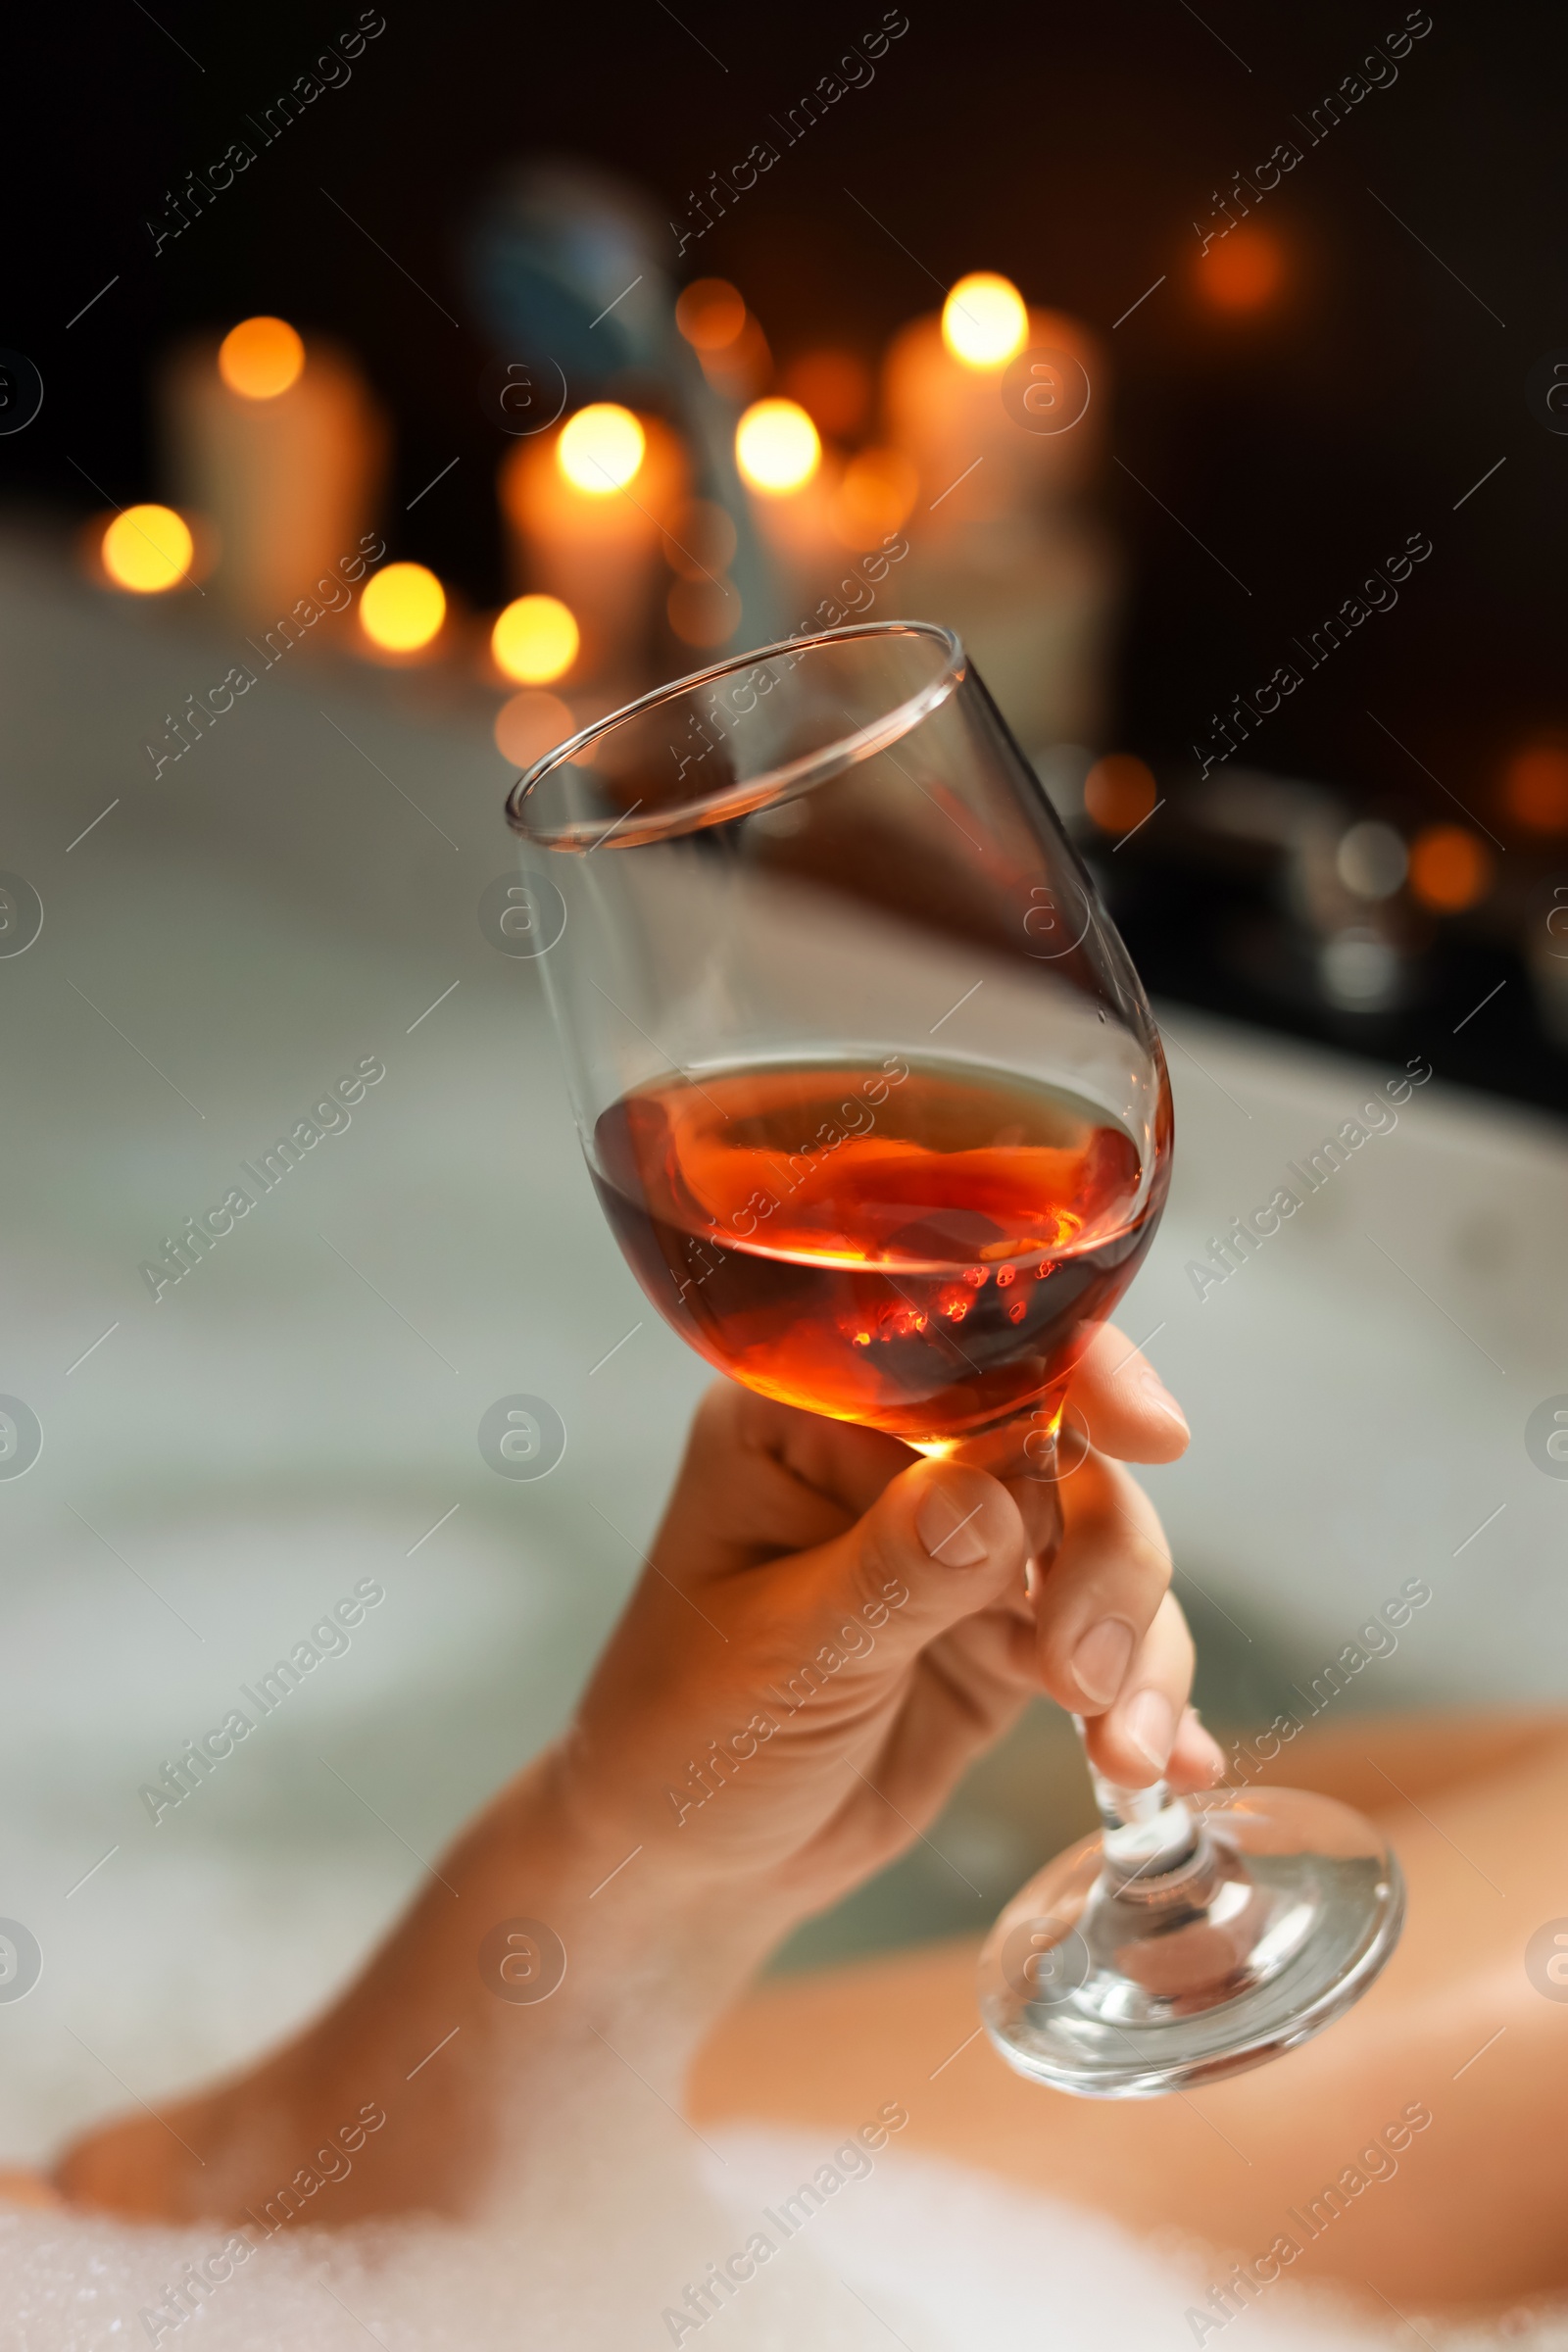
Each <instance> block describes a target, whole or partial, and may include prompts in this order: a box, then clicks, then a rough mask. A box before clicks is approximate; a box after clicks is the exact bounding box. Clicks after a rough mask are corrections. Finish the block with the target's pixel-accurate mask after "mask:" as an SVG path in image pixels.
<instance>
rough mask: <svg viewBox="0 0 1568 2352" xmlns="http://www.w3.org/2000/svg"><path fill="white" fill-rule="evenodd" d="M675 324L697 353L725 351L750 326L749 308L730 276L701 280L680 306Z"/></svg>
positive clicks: (693, 286) (676, 309)
mask: <svg viewBox="0 0 1568 2352" xmlns="http://www.w3.org/2000/svg"><path fill="white" fill-rule="evenodd" d="M675 324H676V325H677V326H678V327H679V328H680V331H681V333H682V334H683V335H684V336H685V338H686V340H687V342H688V343H689V344H690V345H691V347H692V349H693V350H694V351H722V350H723V349H724V347H725V345H726V344H727V343H733V342H734V340H735V338H736V336H737V335H738V334H739V333H740V331H741V328H742V327H743V326H744V325H745V324H746V305H745V303H744V302H743V301H742V300H741V297H740V295H739V294H738V293H737V292H736V290H735V288H734V287H733V286H732V285H731V284H730V282H729V280H728V278H727V277H700V278H698V279H697V280H696V282H695V283H694V284H692V285H689V286H688V287H687V288H686V290H685V292H684V293H683V294H682V295H681V297H680V299H679V300H678V302H677V303H676V305H675Z"/></svg>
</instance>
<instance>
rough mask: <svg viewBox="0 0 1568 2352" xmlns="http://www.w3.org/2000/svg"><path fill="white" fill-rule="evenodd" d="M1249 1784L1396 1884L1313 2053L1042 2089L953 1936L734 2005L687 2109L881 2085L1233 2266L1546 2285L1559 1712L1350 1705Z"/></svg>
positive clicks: (919, 2137) (932, 2118) (1567, 2196)
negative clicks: (1293, 1795)
mask: <svg viewBox="0 0 1568 2352" xmlns="http://www.w3.org/2000/svg"><path fill="white" fill-rule="evenodd" d="M1271 1777H1274V1778H1276V1779H1278V1780H1279V1781H1281V1782H1290V1783H1292V1784H1294V1785H1297V1786H1301V1787H1306V1788H1316V1789H1321V1790H1323V1791H1324V1792H1325V1793H1327V1794H1332V1795H1338V1796H1342V1797H1344V1798H1345V1799H1346V1801H1347V1802H1349V1803H1353V1804H1358V1805H1360V1806H1361V1807H1363V1809H1365V1810H1367V1811H1369V1812H1372V1813H1374V1814H1376V1815H1377V1816H1378V1817H1379V1818H1380V1819H1381V1821H1382V1822H1383V1825H1384V1827H1385V1828H1386V1830H1387V1831H1388V1833H1389V1835H1390V1837H1391V1838H1392V1839H1393V1841H1394V1843H1395V1844H1396V1846H1397V1850H1398V1853H1399V1857H1400V1860H1401V1863H1402V1864H1403V1867H1404V1870H1405V1874H1406V1878H1407V1880H1408V1882H1409V1888H1410V1910H1409V1917H1408V1921H1407V1925H1406V1928H1405V1932H1404V1936H1403V1939H1402V1941H1401V1943H1400V1946H1399V1949H1398V1951H1397V1953H1396V1955H1395V1957H1394V1959H1393V1960H1392V1961H1391V1963H1390V1965H1389V1967H1388V1970H1387V1971H1386V1973H1385V1975H1384V1976H1383V1978H1382V1979H1381V1980H1380V1982H1379V1983H1378V1984H1377V1985H1375V1986H1374V1987H1373V1988H1372V1990H1371V1991H1370V1992H1369V1993H1368V1994H1367V1996H1366V1997H1365V1999H1364V2000H1363V2001H1362V2002H1360V2004H1359V2005H1358V2006H1357V2007H1356V2008H1355V2009H1353V2010H1352V2011H1351V2012H1350V2013H1349V2015H1348V2017H1346V2018H1344V2019H1342V2020H1341V2021H1340V2023H1339V2024H1338V2025H1336V2026H1334V2027H1333V2028H1332V2029H1331V2030H1330V2031H1329V2032H1328V2033H1326V2034H1322V2035H1321V2036H1320V2037H1319V2038H1318V2039H1317V2040H1316V2041H1313V2042H1310V2043H1308V2044H1307V2045H1306V2046H1305V2047H1304V2048H1302V2049H1300V2050H1297V2051H1294V2052H1292V2053H1291V2054H1290V2055H1289V2056H1287V2057H1285V2058H1282V2059H1279V2060H1276V2061H1275V2062H1274V2063H1273V2064H1272V2065H1269V2066H1266V2067H1262V2068H1259V2069H1258V2070H1257V2071H1256V2072H1255V2073H1252V2074H1250V2075H1244V2076H1240V2077H1238V2078H1237V2079H1236V2080H1235V2081H1233V2082H1224V2083H1218V2084H1214V2085H1212V2086H1210V2087H1208V2088H1206V2089H1204V2090H1201V2091H1198V2092H1192V2093H1185V2094H1183V2095H1181V2096H1180V2097H1174V2098H1167V2099H1160V2100H1153V2101H1149V2102H1143V2101H1137V2102H1107V2103H1097V2102H1093V2101H1084V2100H1077V2099H1072V2098H1066V2097H1062V2096H1058V2095H1053V2094H1052V2093H1051V2092H1050V2091H1048V2090H1045V2089H1042V2088H1040V2087H1038V2086H1037V2085H1035V2084H1032V2083H1028V2082H1023V2081H1021V2080H1020V2079H1019V2078H1018V2077H1016V2076H1014V2075H1012V2074H1011V2073H1009V2072H1008V2070H1007V2069H1006V2068H1005V2066H1004V2065H1003V2063H1002V2061H1001V2059H1000V2058H998V2057H997V2056H996V2055H995V2053H994V2052H993V2051H992V2050H991V2048H990V2046H989V2044H988V2043H987V2042H986V2040H985V2039H984V2037H983V2036H980V2035H977V2034H976V2026H975V2010H974V1948H973V1946H972V1945H969V1944H965V1945H963V1946H962V1947H958V1948H956V1947H954V1946H953V1945H951V1944H950V1945H943V1946H938V1947H935V1948H931V1949H926V1950H923V1951H918V1952H914V1953H911V1954H908V1955H901V1956H899V1957H898V1958H895V1959H889V1960H881V1961H876V1962H871V1963H867V1964H863V1965H860V1966H858V1967H854V1968H849V1969H842V1970H835V1971H832V1972H825V1973H823V1974H820V1975H816V1976H809V1977H802V1978H793V1979H788V1980H785V1981H783V1982H781V1983H777V1984H774V1985H767V1986H764V1987H763V1988H762V1989H760V1991H758V1992H757V1993H755V1994H754V1995H753V1996H752V1997H751V1999H750V2000H749V2001H748V2002H747V2003H746V2004H745V2005H744V2006H743V2007H742V2008H741V2009H740V2010H739V2011H738V2012H737V2013H736V2014H735V2016H734V2017H733V2018H732V2019H731V2020H730V2021H729V2022H728V2023H727V2025H726V2026H725V2027H724V2028H723V2029H721V2031H720V2033H719V2034H718V2035H717V2036H716V2037H715V2039H714V2040H713V2042H712V2043H711V2044H710V2046H709V2048H708V2050H707V2051H706V2052H705V2054H704V2057H703V2059H702V2061H701V2062H700V2064H699V2068H698V2071H697V2075H696V2078H695V2082H694V2113H695V2114H696V2116H697V2118H698V2120H699V2122H702V2121H704V2120H705V2119H707V2120H711V2121H718V2120H721V2119H729V2118H738V2117H741V2116H746V2117H752V2118H757V2117H765V2118H767V2119H768V2120H771V2121H778V2122H788V2123H791V2124H801V2125H809V2126H810V2127H811V2128H813V2129H815V2128H823V2129H827V2130H829V2131H832V2130H837V2129H839V2128H840V2127H841V2126H845V2125H848V2124H849V2123H851V2122H853V2121H855V2120H857V2119H858V2118H859V2117H860V2116H862V2115H864V2114H870V2113H873V2112H874V2111H875V2109H876V2108H877V2106H879V2105H880V2104H881V2103H882V2102H884V2101H886V2100H889V2099H898V2100H901V2101H902V2102H903V2103H904V2105H905V2106H906V2107H907V2110H908V2113H909V2119H910V2121H909V2126H908V2129H907V2132H906V2133H905V2134H904V2137H903V2140H902V2142H901V2144H903V2145H906V2146H913V2147H917V2148H920V2149H923V2150H925V2151H926V2152H928V2153H931V2154H937V2155H943V2156H948V2157H952V2158H956V2159H957V2160H959V2161H961V2162H964V2163H967V2164H972V2165H976V2166H980V2167H983V2168H988V2169H990V2170H992V2171H994V2172H998V2173H1003V2174H1005V2175H1007V2176H1008V2177H1009V2178H1011V2179H1013V2180H1019V2181H1023V2182H1026V2183H1028V2184H1030V2185H1033V2186H1036V2187H1039V2188H1042V2189H1046V2190H1050V2191H1052V2192H1054V2193H1055V2194H1057V2195H1060V2196H1064V2197H1067V2198H1070V2199H1074V2200H1076V2201H1078V2202H1081V2203H1085V2204H1092V2205H1096V2206H1099V2207H1101V2208H1103V2210H1105V2211H1106V2212H1109V2213H1112V2214H1115V2215H1116V2216H1118V2217H1119V2218H1120V2219H1122V2220H1124V2221H1126V2222H1128V2223H1129V2224H1130V2225H1132V2226H1133V2227H1134V2228H1137V2229H1150V2230H1152V2229H1177V2230H1179V2231H1182V2232H1185V2233H1189V2234H1191V2235H1193V2236H1195V2237H1198V2238H1201V2239H1202V2240H1204V2241H1206V2242H1207V2243H1208V2244H1210V2245H1212V2246H1214V2247H1216V2248H1221V2249H1225V2250H1226V2252H1227V2256H1228V2258H1229V2257H1230V2256H1235V2257H1240V2258H1242V2259H1243V2260H1244V2261H1247V2262H1250V2261H1252V2260H1253V2259H1254V2258H1255V2257H1256V2256H1258V2255H1261V2254H1265V2253H1266V2252H1267V2250H1268V2249H1269V2247H1270V2246H1271V2245H1272V2244H1273V2242H1274V2241H1275V2240H1276V2239H1277V2238H1280V2237H1282V2236H1283V2237H1288V2238H1291V2239H1294V2241H1295V2242H1296V2244H1297V2246H1298V2247H1299V2253H1298V2254H1297V2255H1296V2256H1295V2257H1294V2258H1292V2261H1291V2268H1292V2272H1293V2275H1294V2276H1297V2277H1308V2278H1320V2279H1323V2278H1334V2279H1337V2280H1340V2281H1342V2282H1344V2283H1345V2284H1347V2285H1351V2286H1354V2287H1356V2288H1360V2287H1361V2286H1362V2285H1363V2283H1368V2284H1370V2285H1371V2287H1372V2288H1373V2289H1374V2290H1376V2292H1377V2293H1379V2294H1381V2295H1382V2296H1385V2297H1387V2298H1388V2299H1389V2300H1390V2301H1391V2302H1392V2303H1394V2304H1395V2305H1396V2306H1397V2308H1398V2309H1399V2310H1400V2311H1401V2312H1404V2313H1410V2312H1419V2310H1422V2309H1430V2308H1431V2307H1432V2306H1433V2305H1435V2304H1444V2303H1446V2304H1463V2303H1484V2302H1491V2301H1495V2300H1499V2299H1512V2298H1517V2297H1519V2296H1522V2295H1528V2294H1532V2293H1536V2292H1539V2291H1542V2290H1545V2289H1550V2288H1553V2287H1559V2286H1561V2285H1563V2284H1564V2283H1568V2237H1565V2234H1564V2230H1563V2224H1562V2216H1563V2211H1564V2207H1565V2203H1568V2145H1565V2142H1564V2138H1563V2134H1562V2131H1561V2126H1560V2117H1561V2114H1562V2112H1563V2108H1564V2104H1565V2102H1568V2001H1558V2000H1555V1999H1551V1998H1547V1997H1545V1995H1544V1993H1543V1992H1542V1991H1541V1990H1540V1989H1538V1987H1537V1986H1536V1985H1535V1984H1533V1983H1532V1982H1531V1980H1530V1978H1529V1977H1528V1976H1527V1975H1526V1971H1525V1965H1524V1954H1525V1946H1526V1944H1527V1943H1528V1942H1529V1940H1530V1937H1531V1936H1532V1935H1533V1934H1535V1932H1536V1931H1537V1930H1538V1929H1539V1928H1540V1927H1542V1926H1543V1925H1544V1923H1546V1922H1549V1921H1551V1920H1553V1919H1557V1918H1561V1919H1563V1920H1564V1921H1565V1922H1568V1838H1565V1837H1564V1834H1563V1833H1564V1825H1565V1824H1568V1726H1564V1725H1563V1723H1562V1722H1561V1720H1560V1719H1552V1720H1549V1721H1548V1720H1539V1719H1538V1720H1534V1721H1528V1720H1527V1721H1517V1720H1516V1721H1512V1722H1509V1721H1505V1720H1503V1719H1500V1718H1491V1719H1487V1718H1464V1717H1460V1718H1454V1719H1451V1720H1439V1721H1435V1720H1433V1719H1431V1718H1425V1719H1423V1718H1412V1717H1405V1718H1398V1719H1389V1720H1381V1721H1379V1720H1362V1721H1360V1722H1357V1721H1355V1720H1353V1719H1352V1720H1351V1721H1349V1722H1348V1723H1346V1724H1345V1725H1343V1726H1341V1727H1339V1728H1338V1729H1337V1730H1336V1731H1334V1732H1333V1733H1327V1732H1318V1733H1316V1734H1315V1735H1314V1734H1310V1733H1309V1734H1307V1735H1304V1736H1303V1737H1302V1738H1300V1739H1299V1740H1297V1741H1296V1742H1295V1743H1294V1744H1293V1745H1292V1746H1291V1747H1289V1748H1288V1749H1286V1750H1285V1752H1284V1755H1283V1756H1282V1758H1281V1759H1280V1761H1279V1763H1278V1765H1277V1766H1276V1767H1275V1768H1274V1772H1273V1775H1272V1776H1271ZM1422 2117H1427V2118H1430V2120H1429V2121H1422V2120H1420V2119H1421V2118H1422ZM1329 2192H1332V2193H1329ZM1227 2269H1228V2261H1227V2264H1224V2265H1220V2266H1218V2267H1217V2268H1216V2271H1215V2278H1216V2281H1223V2279H1224V2278H1225V2277H1226V2274H1227Z"/></svg>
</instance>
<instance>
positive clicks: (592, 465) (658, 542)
mask: <svg viewBox="0 0 1568 2352" xmlns="http://www.w3.org/2000/svg"><path fill="white" fill-rule="evenodd" d="M500 493H501V504H502V508H503V510H504V512H505V515H506V518H507V521H508V524H509V525H510V536H511V542H512V566H513V571H514V575H515V579H516V583H517V585H518V587H519V588H526V589H529V590H532V591H534V592H535V593H538V594H542V595H546V596H549V597H552V598H554V599H555V600H557V601H558V602H559V603H560V604H562V605H564V607H565V608H566V609H567V611H568V612H569V613H570V614H571V616H572V618H573V620H574V622H575V624H576V626H577V628H578V630H579V632H580V636H581V650H580V653H579V655H578V658H577V659H578V664H579V671H580V675H581V677H582V678H583V679H584V680H589V679H604V678H607V677H613V678H616V679H621V678H625V679H626V680H627V681H628V682H633V681H634V680H635V678H636V676H637V674H638V673H639V672H640V670H641V669H642V668H643V667H644V666H645V664H646V662H647V660H648V657H649V638H650V629H651V625H652V620H653V613H654V605H655V588H656V584H657V583H658V581H659V580H660V579H661V577H662V573H661V571H660V568H659V566H660V551H661V548H662V545H663V542H664V527H663V526H664V525H665V523H666V522H667V520H668V518H669V517H670V516H671V515H672V514H673V513H674V511H675V509H676V508H677V507H678V506H679V504H680V503H681V502H682V500H683V499H684V496H685V459H684V456H683V453H682V451H681V448H680V444H679V443H678V441H677V440H676V439H675V436H674V435H673V433H671V432H670V430H669V429H668V427H667V426H665V425H662V424H661V423H660V422H659V421H658V419H657V418H654V417H634V416H633V415H632V413H631V411H630V410H629V409H624V408H620V407H618V406H617V405H616V404H615V403H614V402H612V401H596V402H595V403H594V404H593V405H592V407H590V408H586V409H579V410H578V412H577V414H576V415H575V416H574V417H568V419H567V420H566V422H565V423H564V425H563V426H561V427H560V428H559V430H558V431H556V432H553V433H549V434H540V435H539V436H538V437H537V438H533V439H528V440H524V441H519V442H518V444H517V446H516V448H515V450H513V451H512V452H511V454H510V455H509V456H508V457H507V459H506V460H505V461H504V463H503V465H502V469H501V478H500Z"/></svg>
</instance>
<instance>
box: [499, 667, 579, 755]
mask: <svg viewBox="0 0 1568 2352" xmlns="http://www.w3.org/2000/svg"><path fill="white" fill-rule="evenodd" d="M576 731H577V721H576V720H575V719H574V718H573V716H572V714H571V708H570V706H569V704H566V703H564V702H562V701H561V699H560V697H559V696H558V695H554V694H541V693H540V692H539V690H538V689H537V687H532V686H525V687H524V688H523V690H522V692H521V693H520V694H515V695H514V696H513V697H512V699H511V700H510V702H505V703H503V704H502V706H501V708H500V710H499V711H497V712H496V724H495V738H496V750H497V751H498V752H499V753H500V754H501V757H502V759H503V760H510V761H511V762H512V765H513V766H514V767H532V765H533V763H534V761H535V760H542V759H543V758H544V756H545V754H546V752H553V751H554V750H555V748H556V746H557V744H558V743H564V742H565V740H566V738H567V736H568V735H574V734H575V733H576Z"/></svg>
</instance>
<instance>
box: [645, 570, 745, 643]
mask: <svg viewBox="0 0 1568 2352" xmlns="http://www.w3.org/2000/svg"><path fill="white" fill-rule="evenodd" d="M664 610H665V612H666V613H668V615H669V625H670V627H671V628H672V629H673V630H674V632H675V634H676V636H677V637H678V638H679V639H680V641H681V643H682V645H695V646H698V647H700V648H702V649H703V650H705V651H706V650H708V649H709V648H711V647H712V646H715V645H726V644H727V643H728V642H729V640H730V638H731V637H733V636H734V634H735V632H736V630H737V629H738V628H739V627H740V625H741V600H740V597H739V595H738V594H737V593H736V590H735V587H734V585H733V583H732V582H731V581H729V580H717V581H714V580H677V581H676V582H675V583H674V585H673V587H672V588H671V589H670V592H669V596H668V598H667V600H666V602H665V607H664Z"/></svg>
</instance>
